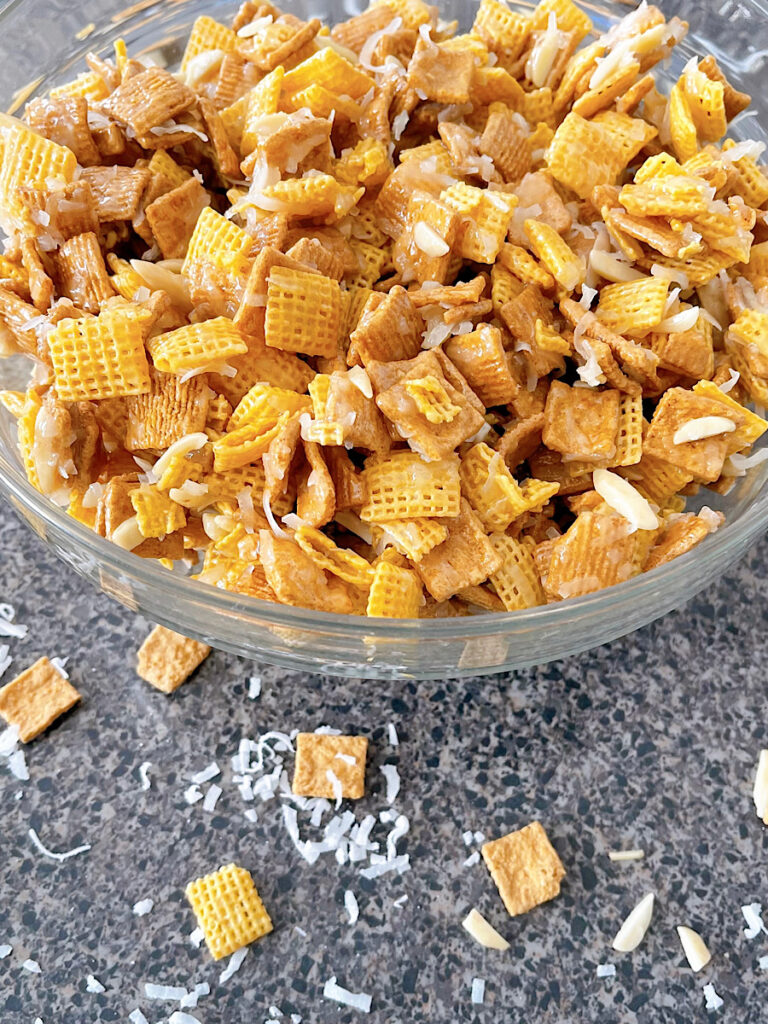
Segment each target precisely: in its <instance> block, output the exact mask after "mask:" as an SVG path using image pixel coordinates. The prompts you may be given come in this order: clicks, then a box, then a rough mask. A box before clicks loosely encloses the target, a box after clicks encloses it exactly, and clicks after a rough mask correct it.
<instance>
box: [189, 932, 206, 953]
mask: <svg viewBox="0 0 768 1024" xmlns="http://www.w3.org/2000/svg"><path fill="white" fill-rule="evenodd" d="M204 938H205V932H204V931H203V929H202V928H195V930H194V931H193V932H190V933H189V941H190V943H191V944H192V945H193V946H194V947H195V949H200V947H201V946H202V944H203V939H204Z"/></svg>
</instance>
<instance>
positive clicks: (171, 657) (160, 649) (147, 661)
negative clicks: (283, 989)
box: [136, 626, 226, 955]
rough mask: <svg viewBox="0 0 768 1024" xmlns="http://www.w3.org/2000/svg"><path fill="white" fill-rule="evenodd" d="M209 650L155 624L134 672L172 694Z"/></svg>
mask: <svg viewBox="0 0 768 1024" xmlns="http://www.w3.org/2000/svg"><path fill="white" fill-rule="evenodd" d="M210 653H211V648H210V647H209V646H208V645H207V644H203V643H200V642H199V641H198V640H190V639H189V637H186V636H182V635H181V634H180V633H174V632H173V630H171V629H167V628H166V627H165V626H155V628H154V629H153V630H152V632H151V633H150V634H149V636H148V637H147V639H146V640H145V641H144V643H143V644H142V645H141V647H140V648H139V651H138V654H137V662H136V671H137V673H138V674H139V675H140V676H141V678H142V679H144V680H145V681H146V682H148V683H150V685H152V686H154V687H155V689H157V690H161V691H162V692H163V693H173V691H174V690H177V689H178V688H179V687H180V686H181V684H182V683H184V682H186V680H187V679H188V678H189V677H190V676H191V675H192V673H193V672H194V671H195V669H196V668H197V667H198V665H200V664H202V662H203V661H205V659H206V658H207V657H208V655H209V654H210ZM214 955H215V954H214ZM222 955H226V954H222Z"/></svg>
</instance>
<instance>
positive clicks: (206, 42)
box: [181, 15, 240, 71]
mask: <svg viewBox="0 0 768 1024" xmlns="http://www.w3.org/2000/svg"><path fill="white" fill-rule="evenodd" d="M239 42H240V40H239V39H238V36H237V33H236V32H233V31H232V29H231V28H228V27H227V26H226V25H222V24H221V22H218V21H214V19H213V18H209V17H208V16H207V15H203V16H202V17H200V18H197V19H196V21H195V23H194V25H193V26H192V31H191V32H190V34H189V39H188V40H187V45H186V48H185V50H184V56H183V57H182V58H181V70H182V71H186V70H187V68H188V67H189V64H190V61H192V60H194V58H195V57H199V56H200V54H201V53H208V52H209V51H211V50H222V51H223V52H224V53H232V52H234V51H235V50H236V49H237V44H238V43H239Z"/></svg>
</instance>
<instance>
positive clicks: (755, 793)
mask: <svg viewBox="0 0 768 1024" xmlns="http://www.w3.org/2000/svg"><path fill="white" fill-rule="evenodd" d="M752 799H753V800H754V801H755V811H756V812H757V816H758V818H762V819H763V823H764V824H766V825H768V750H761V751H760V758H759V760H758V762H757V773H756V774H755V785H754V787H753V789H752Z"/></svg>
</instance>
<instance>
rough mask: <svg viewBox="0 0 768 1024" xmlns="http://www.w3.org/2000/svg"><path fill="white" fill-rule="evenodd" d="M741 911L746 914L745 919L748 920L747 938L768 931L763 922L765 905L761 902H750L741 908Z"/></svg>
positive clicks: (745, 933)
mask: <svg viewBox="0 0 768 1024" xmlns="http://www.w3.org/2000/svg"><path fill="white" fill-rule="evenodd" d="M741 912H742V914H743V915H744V920H745V921H746V922H747V927H746V928H745V929H744V935H745V937H746V938H748V939H755V938H757V936H758V935H759V934H760V932H768V929H766V927H765V925H764V924H763V918H762V913H763V907H762V905H761V904H760V903H748V904H747V905H746V906H744V907H742V908H741Z"/></svg>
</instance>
